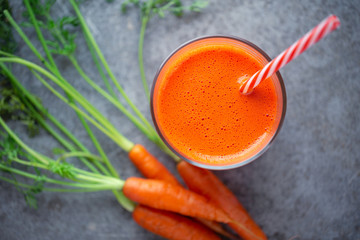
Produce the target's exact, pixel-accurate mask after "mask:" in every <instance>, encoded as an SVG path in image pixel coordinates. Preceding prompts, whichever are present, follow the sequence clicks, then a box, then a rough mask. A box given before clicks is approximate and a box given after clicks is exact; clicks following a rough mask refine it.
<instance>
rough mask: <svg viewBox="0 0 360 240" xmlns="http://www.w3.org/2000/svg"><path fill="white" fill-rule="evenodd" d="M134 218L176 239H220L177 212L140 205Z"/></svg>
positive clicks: (160, 233) (147, 227) (148, 228)
mask: <svg viewBox="0 0 360 240" xmlns="http://www.w3.org/2000/svg"><path fill="white" fill-rule="evenodd" d="M133 219H134V220H135V222H137V223H138V224H139V225H140V226H141V227H143V228H145V229H147V230H149V231H150V232H153V233H155V234H158V235H160V236H162V237H165V238H167V239H174V240H177V239H178V240H187V239H194V240H195V239H196V240H202V239H203V240H220V238H219V237H218V236H217V235H216V234H215V233H213V232H212V231H210V230H209V229H207V228H206V227H204V226H202V225H201V224H199V223H197V222H194V221H192V220H190V219H189V218H186V217H183V216H180V215H178V214H175V213H171V212H167V211H163V210H158V209H153V208H149V207H146V206H142V205H138V206H136V208H135V210H134V212H133Z"/></svg>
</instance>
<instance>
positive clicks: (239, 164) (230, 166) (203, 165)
mask: <svg viewBox="0 0 360 240" xmlns="http://www.w3.org/2000/svg"><path fill="white" fill-rule="evenodd" d="M211 38H225V39H226V38H227V39H232V40H236V41H239V42H242V43H244V44H246V45H248V46H250V47H251V48H253V49H254V50H256V51H257V52H258V53H260V54H261V55H262V56H263V57H264V58H265V59H266V60H267V61H268V62H270V61H271V60H272V59H271V58H270V57H269V56H268V55H267V54H266V53H265V52H264V51H263V50H262V49H261V48H260V47H258V46H257V45H255V44H254V43H252V42H250V41H248V40H245V39H243V38H239V37H236V36H232V35H206V36H202V37H198V38H194V39H192V40H189V41H187V42H185V43H183V44H181V45H180V46H179V47H177V48H176V49H175V50H174V51H173V52H171V53H170V54H169V56H168V57H166V58H165V60H164V61H163V62H162V63H161V65H160V67H159V68H158V70H157V72H156V74H155V77H154V80H153V84H152V87H151V92H150V112H151V117H152V120H153V123H154V126H155V129H156V131H157V133H158V134H159V136H160V138H161V139H162V141H163V142H164V143H165V144H166V146H167V147H168V148H169V149H170V150H171V151H172V152H173V153H174V154H176V155H177V156H178V157H179V158H180V159H182V160H185V161H187V162H188V163H190V164H192V165H194V166H197V167H200V168H205V169H209V170H229V169H234V168H238V167H242V166H244V165H247V164H249V163H251V162H253V161H254V160H256V159H257V158H259V157H260V156H261V155H262V154H263V153H264V152H266V150H267V149H268V148H269V147H270V145H271V144H272V143H273V141H274V139H275V138H276V136H277V135H278V133H279V132H280V129H281V127H282V125H283V122H284V119H285V114H286V107H287V100H286V90H285V83H284V80H283V78H282V76H281V74H280V72H279V71H277V72H276V76H277V78H278V80H279V84H280V89H281V93H282V102H283V107H282V112H281V116H280V121H279V124H278V126H277V129H276V130H275V132H274V134H273V136H272V137H271V139H270V140H269V142H268V143H267V144H266V145H265V146H264V147H263V148H262V149H261V150H260V151H259V152H257V153H256V154H255V155H253V156H252V157H250V158H248V159H246V160H243V161H241V162H236V163H230V164H227V165H211V164H206V163H200V162H196V161H194V160H191V159H188V158H187V157H186V156H184V155H182V154H181V153H179V152H178V151H177V150H175V149H174V148H173V147H172V146H171V145H170V144H169V143H168V141H167V140H166V139H165V137H164V136H163V134H162V132H161V130H160V128H159V126H158V123H157V121H156V117H155V113H154V100H153V99H154V91H155V85H156V82H157V79H158V77H159V74H160V73H161V71H162V69H163V67H164V66H165V64H166V63H167V62H168V61H169V60H170V59H171V58H172V57H173V56H174V55H175V54H176V53H177V52H178V51H180V50H181V49H183V48H184V47H186V46H187V45H189V44H192V43H194V42H197V41H200V40H206V39H211Z"/></svg>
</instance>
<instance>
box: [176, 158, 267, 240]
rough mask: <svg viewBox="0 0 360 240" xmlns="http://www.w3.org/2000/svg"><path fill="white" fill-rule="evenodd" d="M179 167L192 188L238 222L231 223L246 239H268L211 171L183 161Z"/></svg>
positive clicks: (182, 175)
mask: <svg viewBox="0 0 360 240" xmlns="http://www.w3.org/2000/svg"><path fill="white" fill-rule="evenodd" d="M177 169H178V171H179V173H180V175H181V177H182V178H183V180H184V181H185V183H186V185H187V186H188V187H189V189H190V190H192V191H194V192H196V193H198V194H201V195H202V196H205V197H207V198H208V199H209V200H211V201H212V202H213V203H215V204H217V206H219V207H220V208H222V209H223V210H224V211H225V212H226V213H227V214H228V216H230V218H231V219H233V220H234V221H236V223H234V222H232V223H229V226H230V227H231V228H232V229H234V230H235V231H236V232H237V233H238V234H239V235H240V236H241V237H242V238H244V239H246V240H250V239H251V240H264V239H267V238H266V236H265V234H264V232H263V231H262V230H261V229H260V227H259V226H258V225H257V224H256V223H255V221H254V220H253V219H252V218H251V217H250V215H249V214H248V213H247V211H246V210H245V209H244V207H243V206H242V205H241V203H240V202H239V201H238V200H237V198H236V196H235V195H234V194H233V193H232V192H231V191H230V190H229V189H228V188H227V187H226V186H225V185H224V184H223V183H222V182H221V181H220V180H219V179H218V178H217V177H216V176H215V175H214V174H213V173H212V172H210V171H208V170H206V169H201V168H198V167H195V166H192V165H190V164H189V163H187V162H185V161H181V162H180V163H179V164H178V165H177Z"/></svg>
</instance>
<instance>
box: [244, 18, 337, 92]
mask: <svg viewBox="0 0 360 240" xmlns="http://www.w3.org/2000/svg"><path fill="white" fill-rule="evenodd" d="M339 26H340V20H339V19H338V17H336V16H335V15H331V16H329V17H328V18H326V19H325V20H323V21H322V22H321V23H320V24H319V25H317V26H316V27H314V28H313V29H312V30H310V31H309V32H308V33H307V34H305V35H304V36H303V37H302V38H300V39H299V40H298V41H297V42H295V43H294V44H293V45H291V46H290V47H289V48H288V49H286V50H285V51H283V52H282V53H281V54H280V55H279V56H277V57H276V58H274V59H273V60H272V61H271V62H269V63H268V64H266V66H265V67H264V68H263V69H261V70H259V71H258V72H256V73H255V74H254V75H253V76H252V77H251V78H250V79H248V78H246V79H244V78H240V79H239V82H240V84H241V85H240V92H241V93H243V94H248V93H250V92H252V90H253V89H254V88H255V87H256V86H257V85H259V83H260V82H261V81H262V80H264V79H267V78H268V77H270V76H271V75H273V74H274V73H275V72H276V71H278V70H279V69H280V68H282V67H283V66H285V65H286V64H287V63H288V62H290V61H291V60H293V59H294V58H296V57H297V56H299V55H300V54H301V53H302V52H304V51H305V50H306V49H308V48H309V47H311V46H312V45H314V44H315V43H316V42H318V41H319V40H320V39H322V38H323V37H325V36H326V35H327V34H329V33H330V32H332V31H334V30H335V29H336V28H338V27H339Z"/></svg>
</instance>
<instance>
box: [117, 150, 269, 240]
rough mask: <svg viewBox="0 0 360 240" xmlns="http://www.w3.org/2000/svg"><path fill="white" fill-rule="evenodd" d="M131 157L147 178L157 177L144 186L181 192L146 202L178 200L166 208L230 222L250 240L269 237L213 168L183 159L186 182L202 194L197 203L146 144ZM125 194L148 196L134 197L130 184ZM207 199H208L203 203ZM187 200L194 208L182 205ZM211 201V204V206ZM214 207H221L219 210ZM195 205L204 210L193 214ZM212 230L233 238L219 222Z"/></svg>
mask: <svg viewBox="0 0 360 240" xmlns="http://www.w3.org/2000/svg"><path fill="white" fill-rule="evenodd" d="M129 158H130V160H131V161H132V162H133V163H134V164H135V166H136V167H137V168H138V169H139V170H140V172H141V173H142V174H143V175H144V176H145V177H148V178H153V179H157V180H153V181H152V182H151V181H148V182H147V184H143V188H146V189H151V188H152V186H151V183H155V182H156V183H159V186H162V188H165V189H166V192H168V193H169V192H173V191H177V192H178V194H179V195H178V198H176V199H172V198H167V197H161V196H159V198H156V197H155V198H154V199H145V200H146V201H145V202H142V203H143V204H147V205H149V206H152V207H155V208H157V206H158V205H159V204H160V205H161V204H163V202H169V203H171V204H172V203H174V204H175V205H173V206H169V207H168V208H166V210H170V211H174V209H178V210H177V211H178V212H179V213H181V214H185V215H188V216H192V217H198V218H200V219H205V223H207V224H206V225H207V226H209V222H208V221H207V220H214V221H218V222H223V223H227V224H229V226H230V227H231V228H232V229H233V230H234V231H235V232H236V233H238V234H239V236H241V237H242V238H243V239H246V240H247V239H248V240H250V239H256V240H263V239H267V238H266V236H265V234H264V232H263V231H262V230H261V228H260V227H259V226H258V225H257V224H256V223H255V221H254V220H253V219H252V218H251V217H250V215H249V214H248V213H247V211H246V210H245V208H244V207H243V206H242V205H241V203H240V202H239V201H238V200H237V198H236V196H235V195H234V194H233V193H232V192H231V191H230V190H229V189H228V188H227V187H226V186H225V185H224V184H223V183H222V182H221V181H220V180H219V179H218V178H217V177H216V176H215V175H214V174H213V173H212V172H211V171H208V170H206V169H201V168H198V167H195V166H193V165H191V164H189V163H187V162H185V161H180V162H179V163H178V165H177V169H178V172H179V174H180V175H181V177H182V178H183V180H184V182H185V183H186V185H187V186H188V187H189V189H190V190H191V191H192V192H195V193H198V194H199V196H201V198H200V199H202V200H201V201H199V202H197V203H196V204H193V201H194V200H193V199H191V198H190V197H188V196H189V195H187V194H190V193H191V192H189V191H188V190H186V189H184V188H183V187H182V186H181V185H180V183H179V182H178V181H177V180H176V178H175V176H174V175H172V174H171V173H170V172H169V171H168V170H167V169H166V167H165V166H164V165H163V164H162V163H160V162H159V161H158V160H157V159H156V158H155V157H154V156H152V155H151V154H150V153H149V152H148V151H147V150H146V149H145V148H144V147H142V146H141V145H136V147H134V153H133V152H132V151H130V153H129ZM154 173H156V174H154ZM166 182H167V183H166ZM160 183H161V184H160ZM171 185H172V186H171ZM124 193H125V195H127V196H128V197H129V198H130V199H132V200H134V201H139V199H144V196H142V197H140V196H138V195H136V196H133V193H134V191H132V190H130V187H129V186H128V187H127V188H124ZM204 200H205V202H203V201H204ZM184 201H191V202H192V205H188V206H191V208H189V209H181V208H180V209H179V207H181V206H183V205H184ZM201 202H202V203H201ZM205 203H206V204H205ZM207 203H210V205H208V204H207ZM197 204H199V205H197ZM214 207H217V208H218V209H216V208H214ZM194 208H197V209H200V210H201V213H197V214H194V213H192V212H193V211H194ZM219 210H222V211H219ZM209 211H211V212H212V214H210V215H211V216H214V217H209V215H208V214H206V212H209ZM210 223H211V222H210ZM212 226H214V225H212ZM212 229H213V230H215V231H216V232H218V233H220V234H222V235H225V236H227V237H229V238H232V236H231V235H229V234H228V233H227V232H226V231H225V230H224V229H222V228H221V227H220V228H219V226H218V225H215V227H212Z"/></svg>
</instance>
